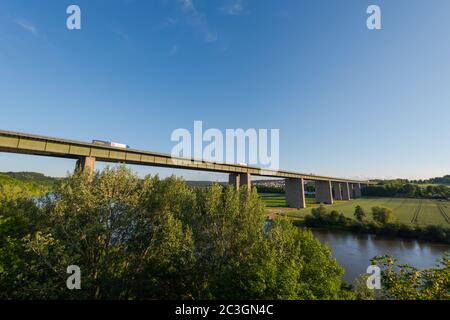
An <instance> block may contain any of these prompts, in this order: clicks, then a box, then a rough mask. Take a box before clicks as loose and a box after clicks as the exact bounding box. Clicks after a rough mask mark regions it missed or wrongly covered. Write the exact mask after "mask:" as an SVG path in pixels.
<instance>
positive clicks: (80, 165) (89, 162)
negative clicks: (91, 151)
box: [75, 157, 95, 175]
mask: <svg viewBox="0 0 450 320" xmlns="http://www.w3.org/2000/svg"><path fill="white" fill-rule="evenodd" d="M94 169H95V157H81V158H80V159H78V160H77V164H76V165H75V171H82V172H87V173H88V174H89V175H93V174H94Z"/></svg>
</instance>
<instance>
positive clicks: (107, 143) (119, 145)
mask: <svg viewBox="0 0 450 320" xmlns="http://www.w3.org/2000/svg"><path fill="white" fill-rule="evenodd" d="M92 143H93V144H97V145H99V146H105V147H114V148H122V149H129V148H130V146H129V145H127V144H123V143H118V142H112V141H104V140H92Z"/></svg>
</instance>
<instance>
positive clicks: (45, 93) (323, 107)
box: [0, 0, 450, 179]
mask: <svg viewBox="0 0 450 320" xmlns="http://www.w3.org/2000/svg"><path fill="white" fill-rule="evenodd" d="M69 4H77V5H79V6H80V7H81V10H82V30H79V31H69V30H67V29H66V18H67V14H66V8H67V6H68V5H69ZM369 4H377V5H379V6H380V7H381V9H382V27H383V30H380V31H369V30H368V29H367V28H366V18H367V14H366V8H367V6H368V5H369ZM449 21H450V1H447V0H433V1H425V0H414V1H409V0H408V1H407V0H396V1H382V0H371V1H364V0H345V1H329V0H308V1H297V0H290V1H275V0H272V1H270V0H267V1H257V0H253V1H250V0H223V1H213V0H191V1H188V0H184V1H179V0H154V1H143V0H141V1H139V0H109V1H106V0H105V1H100V0H89V1H87V0H71V1H64V0H58V1H50V0H46V1H44V0H41V1H21V0H2V1H1V2H0V115H1V116H0V128H1V129H4V130H14V131H23V132H30V133H35V134H42V135H50V136H57V137H64V138H70V139H78V140H84V141H90V140H91V139H93V138H100V139H108V140H113V141H120V142H126V143H128V144H129V145H131V146H132V147H133V148H138V149H146V150H152V151H158V152H167V153H169V152H170V150H171V148H172V147H173V145H174V143H173V142H171V141H170V135H171V133H172V131H173V130H174V129H176V128H192V126H193V121H194V120H202V121H203V123H204V126H205V127H207V128H219V129H222V130H224V129H226V128H279V129H280V167H281V168H283V169H287V170H294V171H301V172H314V173H318V174H324V175H334V176H346V177H406V178H424V177H432V176H440V175H443V174H448V173H450V125H449V123H450V122H449V120H450V59H449V57H450V27H449ZM72 169H73V161H70V160H63V159H48V158H38V157H32V156H17V155H9V154H4V153H2V154H0V171H10V170H11V171H20V170H28V171H39V172H43V173H46V174H50V175H59V176H61V175H65V174H66V172H67V171H68V170H72ZM133 169H136V170H138V171H139V172H140V173H149V172H156V171H159V172H162V173H163V175H164V174H167V173H168V172H171V171H170V170H162V171H161V170H153V169H149V168H137V167H133ZM183 174H184V173H183ZM185 176H186V177H187V178H190V179H194V178H198V179H202V178H205V177H206V176H205V174H197V173H190V174H187V175H185Z"/></svg>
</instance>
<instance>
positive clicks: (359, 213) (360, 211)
mask: <svg viewBox="0 0 450 320" xmlns="http://www.w3.org/2000/svg"><path fill="white" fill-rule="evenodd" d="M354 215H355V218H356V220H358V221H359V222H362V221H363V220H364V218H365V217H366V213H365V212H364V210H363V208H361V206H356V208H355V214H354Z"/></svg>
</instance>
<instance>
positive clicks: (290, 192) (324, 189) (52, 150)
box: [0, 130, 370, 208]
mask: <svg viewBox="0 0 450 320" xmlns="http://www.w3.org/2000/svg"><path fill="white" fill-rule="evenodd" d="M0 152H9V153H19V154H31V155H39V156H50V157H59V158H69V159H75V160H77V162H76V170H84V171H88V172H89V173H93V172H94V166H95V161H103V162H112V163H126V164H137V165H146V166H158V167H169V168H177V169H189V170H201V171H210V172H219V173H228V174H229V183H230V184H232V185H233V186H234V187H236V188H240V187H241V186H244V185H245V186H246V187H247V190H250V188H251V176H266V177H274V178H284V179H285V191H286V204H287V206H289V207H292V208H305V207H306V203H305V192H304V182H305V181H313V182H314V183H315V189H316V202H317V203H325V204H333V200H350V199H351V198H356V197H360V196H361V189H362V188H364V187H367V186H368V185H369V184H370V182H369V181H359V180H351V179H343V178H335V177H326V176H318V175H312V174H304V173H297V172H289V171H282V170H278V171H274V170H266V169H262V168H256V167H250V166H243V165H236V164H225V163H214V162H208V161H199V160H196V159H186V158H175V157H172V156H171V155H168V154H162V153H155V152H148V151H142V150H134V149H124V148H117V147H111V146H104V145H98V144H94V143H86V142H80V141H73V140H66V139H60V138H52V137H45V136H38V135H33V134H27V133H19V132H12V131H4V130H0Z"/></svg>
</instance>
